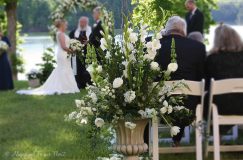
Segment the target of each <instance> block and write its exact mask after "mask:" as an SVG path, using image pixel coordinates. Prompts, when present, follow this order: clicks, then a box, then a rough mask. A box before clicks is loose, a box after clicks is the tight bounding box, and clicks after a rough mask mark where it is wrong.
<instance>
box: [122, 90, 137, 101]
mask: <svg viewBox="0 0 243 160" xmlns="http://www.w3.org/2000/svg"><path fill="white" fill-rule="evenodd" d="M124 97H125V102H126V103H131V102H132V101H133V100H134V99H135V98H136V93H135V92H134V91H127V92H126V93H125V94H124Z"/></svg>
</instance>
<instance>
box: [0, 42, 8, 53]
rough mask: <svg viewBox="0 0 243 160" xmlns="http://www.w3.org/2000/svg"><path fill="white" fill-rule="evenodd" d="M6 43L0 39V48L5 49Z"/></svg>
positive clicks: (6, 48) (6, 47)
mask: <svg viewBox="0 0 243 160" xmlns="http://www.w3.org/2000/svg"><path fill="white" fill-rule="evenodd" d="M8 48H9V47H8V44H7V43H6V42H4V41H0V50H2V51H7V50H8Z"/></svg>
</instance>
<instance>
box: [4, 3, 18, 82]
mask: <svg viewBox="0 0 243 160" xmlns="http://www.w3.org/2000/svg"><path fill="white" fill-rule="evenodd" d="M5 11H6V14H7V21H8V24H7V25H8V27H7V33H8V38H9V40H10V43H11V47H10V49H9V53H10V55H11V56H10V57H12V59H16V48H17V47H16V46H17V38H16V31H17V1H11V2H6V6H5ZM12 64H14V62H12ZM12 68H13V66H12ZM13 77H14V79H17V73H16V71H14V73H13Z"/></svg>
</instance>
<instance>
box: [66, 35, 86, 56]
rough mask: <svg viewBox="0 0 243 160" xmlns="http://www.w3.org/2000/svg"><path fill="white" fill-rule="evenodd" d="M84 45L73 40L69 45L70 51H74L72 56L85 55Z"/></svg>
mask: <svg viewBox="0 0 243 160" xmlns="http://www.w3.org/2000/svg"><path fill="white" fill-rule="evenodd" d="M83 47H84V44H81V42H80V41H78V40H76V39H71V40H70V44H69V49H70V50H71V51H72V53H71V56H75V55H77V54H81V55H82V54H83Z"/></svg>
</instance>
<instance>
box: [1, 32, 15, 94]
mask: <svg viewBox="0 0 243 160" xmlns="http://www.w3.org/2000/svg"><path fill="white" fill-rule="evenodd" d="M0 40H1V41H3V42H5V43H7V45H8V46H9V47H10V42H9V39H8V38H7V37H6V36H4V35H3V33H2V32H1V31H0ZM0 52H1V53H0V91H3V90H11V89H13V88H14V85H13V78H12V71H11V67H10V62H9V59H8V54H7V52H6V51H0Z"/></svg>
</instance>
